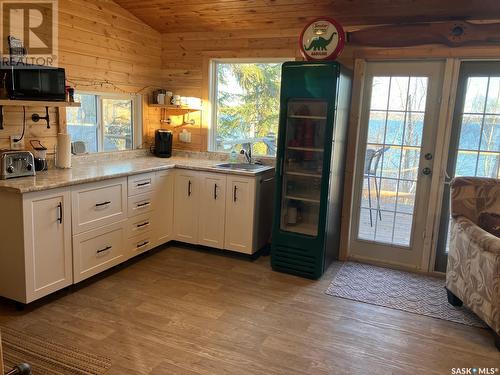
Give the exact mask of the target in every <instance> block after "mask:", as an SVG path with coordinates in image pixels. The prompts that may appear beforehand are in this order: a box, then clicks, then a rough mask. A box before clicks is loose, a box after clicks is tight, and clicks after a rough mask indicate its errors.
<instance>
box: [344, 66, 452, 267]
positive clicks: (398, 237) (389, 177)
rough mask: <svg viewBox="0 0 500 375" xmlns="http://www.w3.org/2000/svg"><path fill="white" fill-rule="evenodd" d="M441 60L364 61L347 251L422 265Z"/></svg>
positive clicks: (371, 258) (366, 257)
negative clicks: (353, 191) (348, 248)
mask: <svg viewBox="0 0 500 375" xmlns="http://www.w3.org/2000/svg"><path fill="white" fill-rule="evenodd" d="M443 68H444V64H443V63H442V62H418V63H416V62H373V63H368V64H367V69H366V75H365V76H366V81H365V92H364V95H363V103H362V114H361V131H360V138H359V143H358V144H360V145H362V146H361V147H359V153H358V157H357V160H358V161H357V165H356V180H355V197H354V202H355V204H354V208H353V217H352V223H353V226H352V229H351V246H350V255H351V257H353V258H356V259H359V260H366V261H372V262H379V263H386V264H397V265H402V266H406V267H412V268H417V269H418V268H420V267H421V266H422V252H423V245H424V231H425V224H426V223H425V222H426V217H427V212H428V207H427V206H428V197H429V191H430V185H431V178H432V165H433V154H434V147H435V138H436V131H437V120H438V111H439V96H440V92H441V87H442V75H443Z"/></svg>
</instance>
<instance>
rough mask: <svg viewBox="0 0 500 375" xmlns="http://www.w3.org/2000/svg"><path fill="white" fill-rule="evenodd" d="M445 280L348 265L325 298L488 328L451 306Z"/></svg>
mask: <svg viewBox="0 0 500 375" xmlns="http://www.w3.org/2000/svg"><path fill="white" fill-rule="evenodd" d="M444 286H445V280H444V279H441V278H437V277H432V276H427V275H420V274H416V273H411V272H404V271H397V270H392V269H389V268H382V267H376V266H372V265H367V264H361V263H354V262H346V263H344V264H343V265H342V266H341V267H340V269H339V270H338V272H337V273H336V275H335V278H334V279H333V281H332V283H331V284H330V286H329V287H328V289H327V290H326V292H325V293H326V294H328V295H330V296H335V297H341V298H347V299H350V300H354V301H359V302H365V303H370V304H372V305H377V306H384V307H389V308H391V309H397V310H402V311H407V312H410V313H414V314H420V315H425V316H431V317H433V318H438V319H444V320H449V321H451V322H455V323H460V324H465V325H468V326H474V327H481V328H485V327H486V325H485V324H484V323H483V322H482V321H481V320H480V319H479V318H478V317H477V316H476V315H475V314H474V313H472V312H471V311H470V310H468V309H467V308H466V307H454V306H452V305H450V304H449V303H448V300H447V296H446V289H445V288H444Z"/></svg>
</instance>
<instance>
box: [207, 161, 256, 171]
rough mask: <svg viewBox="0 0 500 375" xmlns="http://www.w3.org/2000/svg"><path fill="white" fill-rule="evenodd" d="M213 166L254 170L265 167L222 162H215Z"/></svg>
mask: <svg viewBox="0 0 500 375" xmlns="http://www.w3.org/2000/svg"><path fill="white" fill-rule="evenodd" d="M215 167H216V168H223V169H232V170H239V171H256V170H259V169H263V168H266V166H265V165H260V164H248V163H222V164H216V165H215Z"/></svg>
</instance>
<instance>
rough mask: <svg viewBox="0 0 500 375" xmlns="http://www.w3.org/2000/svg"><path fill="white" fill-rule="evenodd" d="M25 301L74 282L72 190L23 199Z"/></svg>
mask: <svg viewBox="0 0 500 375" xmlns="http://www.w3.org/2000/svg"><path fill="white" fill-rule="evenodd" d="M23 206H24V208H23V209H24V231H25V233H24V235H25V244H26V250H25V254H26V259H25V262H26V265H25V267H26V301H25V302H31V301H33V300H35V299H37V298H40V297H43V296H46V295H47V294H50V293H52V292H54V291H56V290H59V289H61V288H64V287H66V286H68V285H71V284H72V283H73V272H72V253H71V194H70V192H69V189H56V190H54V191H52V192H45V191H44V192H37V193H31V194H27V195H26V197H25V198H24V199H23Z"/></svg>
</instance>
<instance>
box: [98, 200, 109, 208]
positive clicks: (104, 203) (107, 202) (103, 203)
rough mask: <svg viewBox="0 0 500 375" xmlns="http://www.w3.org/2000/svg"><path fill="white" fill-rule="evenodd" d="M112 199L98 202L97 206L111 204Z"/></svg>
mask: <svg viewBox="0 0 500 375" xmlns="http://www.w3.org/2000/svg"><path fill="white" fill-rule="evenodd" d="M110 203H111V201H106V202H102V203H96V204H95V206H96V207H101V206H106V205H107V204H110Z"/></svg>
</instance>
